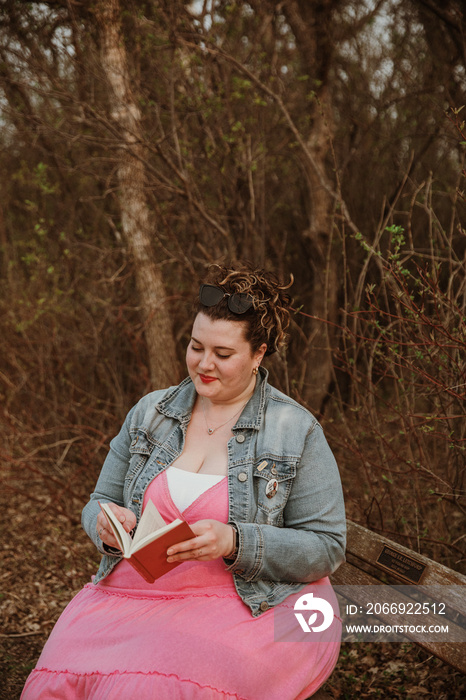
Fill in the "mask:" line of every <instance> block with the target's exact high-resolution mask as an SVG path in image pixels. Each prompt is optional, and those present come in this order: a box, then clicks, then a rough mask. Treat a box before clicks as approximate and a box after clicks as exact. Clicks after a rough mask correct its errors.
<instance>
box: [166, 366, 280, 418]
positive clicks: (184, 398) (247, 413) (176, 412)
mask: <svg viewBox="0 0 466 700" xmlns="http://www.w3.org/2000/svg"><path fill="white" fill-rule="evenodd" d="M268 376H269V373H268V371H267V370H266V369H265V368H264V367H259V373H258V374H257V380H256V386H255V389H254V393H253V395H252V396H251V398H250V399H249V401H248V403H247V404H246V406H245V408H244V409H243V411H242V413H241V415H240V417H239V418H238V420H237V421H236V423H235V425H234V427H233V428H232V430H241V429H244V428H252V429H253V430H259V428H260V426H261V423H262V418H263V415H264V407H265V400H266V392H267V389H268V381H267V380H268ZM196 397H197V393H196V390H195V388H194V384H193V383H192V381H191V378H190V377H187V378H186V379H184V380H183V381H182V382H181V384H178V386H176V387H174V388H173V389H169V390H168V392H167V393H166V394H165V396H164V398H163V399H162V400H161V401H160V402H159V403H158V404H157V410H158V411H160V413H163V414H164V415H165V416H167V417H168V418H176V419H177V420H179V421H180V422H181V423H188V422H189V419H190V418H191V413H192V410H193V406H194V402H195V400H196Z"/></svg>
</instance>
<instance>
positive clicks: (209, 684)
mask: <svg viewBox="0 0 466 700" xmlns="http://www.w3.org/2000/svg"><path fill="white" fill-rule="evenodd" d="M284 289H285V288H284V287H281V286H280V285H279V284H278V281H277V280H276V278H275V277H274V276H273V275H271V274H269V273H265V272H264V271H260V270H259V271H249V270H247V269H244V268H241V269H234V270H227V269H225V268H218V267H215V268H214V270H213V271H212V274H211V277H210V279H209V280H208V283H207V284H204V285H202V286H201V289H200V293H199V302H198V307H197V314H196V317H195V319H194V324H193V329H192V337H191V340H190V342H189V346H188V349H187V354H186V363H187V368H188V373H189V377H188V378H187V379H185V380H184V381H183V382H182V383H181V384H179V385H178V386H175V387H171V388H169V389H164V390H161V391H156V392H153V393H151V394H149V395H148V396H145V397H144V398H142V399H141V400H140V401H139V403H138V404H137V405H136V406H135V407H133V409H132V410H131V411H130V412H129V414H128V416H127V418H126V420H125V423H124V425H123V427H122V429H121V431H120V433H119V435H118V436H117V437H116V438H114V439H113V440H112V442H111V445H110V452H109V455H108V457H107V459H106V461H105V463H104V466H103V468H102V472H101V474H100V477H99V479H98V482H97V485H96V488H95V492H94V493H93V494H92V495H91V498H90V501H89V503H88V504H87V505H86V506H85V508H84V511H83V526H84V528H85V530H86V532H87V533H88V534H89V536H90V537H91V539H92V540H93V542H94V543H95V545H96V547H97V548H98V549H99V551H100V552H101V553H102V554H103V558H102V562H101V565H100V568H99V570H98V572H97V575H96V576H95V578H94V580H93V583H90V584H87V586H85V588H84V589H83V590H82V591H81V592H80V593H79V594H78V595H77V596H76V597H75V598H74V600H73V601H72V602H71V603H70V605H69V606H68V608H67V609H66V610H65V611H64V613H63V615H62V616H61V618H60V620H59V621H58V622H57V625H56V626H55V628H54V630H53V632H52V635H51V637H50V639H49V641H48V642H47V644H46V646H45V648H44V651H43V653H42V655H41V658H40V659H39V662H38V664H37V667H36V669H35V670H34V671H33V672H32V674H31V676H30V677H29V679H28V681H27V683H26V686H25V689H24V692H23V700H26V699H28V700H30V699H31V698H33V699H34V700H38V699H39V698H49V697H60V698H86V699H89V698H95V699H96V700H97V699H98V700H102V699H104V698H122V697H131V698H133V697H139V698H141V700H145V699H146V698H154V699H155V698H158V699H165V698H167V700H172V698H173V699H174V698H180V699H182V700H206V699H209V700H210V699H211V700H214V699H215V700H218V699H219V698H228V699H230V698H236V699H240V698H241V699H243V700H261V699H262V698H263V699H264V700H275V699H276V700H292V699H293V700H298V699H299V700H301V699H304V698H306V697H308V696H309V695H311V694H312V693H313V692H315V691H316V690H317V688H318V687H319V686H320V685H321V684H322V683H323V682H324V681H325V679H326V678H327V677H328V676H329V675H330V673H331V671H332V669H333V667H334V665H335V663H336V659H337V656H338V651H339V640H340V632H341V627H340V626H339V621H338V620H337V619H332V620H331V622H332V624H331V625H330V621H329V623H328V624H329V625H330V626H329V627H328V628H327V629H326V630H325V633H324V632H322V633H321V636H320V637H319V640H320V641H319V642H318V643H313V644H304V643H302V642H303V637H306V635H305V634H304V633H303V631H302V630H299V633H300V634H301V638H299V637H298V639H300V641H296V628H297V622H296V617H295V615H294V612H293V602H294V600H296V594H298V593H299V594H300V595H301V594H302V593H303V589H304V586H306V584H309V583H310V582H315V583H314V584H313V585H312V586H307V588H306V589H305V590H306V591H311V592H313V594H315V596H316V597H326V598H327V600H329V602H330V603H331V604H332V605H333V608H334V610H337V606H336V605H335V599H334V597H333V595H332V594H331V593H330V594H328V591H329V590H330V591H331V589H330V587H329V586H328V579H326V577H327V576H328V575H329V574H330V573H331V572H333V571H334V570H335V569H336V568H337V567H338V566H339V564H340V563H341V562H342V560H343V559H344V542H345V513H344V506H343V498H342V490H341V484H340V478H339V474H338V469H337V466H336V463H335V460H334V458H333V455H332V453H331V451H330V448H329V447H328V445H327V442H326V440H325V437H324V435H323V433H322V429H321V427H320V425H319V424H318V423H317V421H316V420H315V418H314V417H313V416H312V415H311V414H310V413H309V412H308V411H307V410H306V409H304V408H303V407H302V406H300V405H299V404H297V403H296V402H295V401H293V400H292V399H291V398H289V397H288V396H286V395H284V394H282V393H281V392H279V391H277V390H276V389H274V388H273V387H271V386H270V385H269V384H268V382H267V372H266V370H264V369H263V368H262V367H261V363H262V360H263V358H264V357H265V356H266V355H270V354H271V353H273V352H275V351H276V350H277V349H278V348H279V346H280V345H281V343H283V341H284V338H285V331H286V328H287V326H288V323H289V311H288V304H289V299H288V297H287V295H286V294H285V293H284ZM149 498H150V499H152V501H153V502H154V503H155V505H156V507H157V508H158V510H159V511H160V513H161V514H162V516H163V517H164V519H165V520H166V521H167V522H169V521H171V520H173V519H175V518H176V517H183V518H184V519H186V520H187V521H188V522H189V523H190V525H191V528H192V530H193V532H194V534H195V536H194V537H193V538H191V539H189V540H186V541H184V542H181V543H179V544H178V545H175V546H172V547H170V548H169V550H168V551H167V559H168V561H170V562H181V565H179V566H176V567H175V568H173V569H172V570H170V571H169V572H168V573H167V574H165V575H164V576H162V577H161V578H159V579H157V580H156V581H155V582H154V583H153V584H148V583H147V582H146V581H145V580H144V579H143V578H141V576H139V574H138V573H137V572H135V570H134V569H133V568H132V567H131V566H130V565H129V564H128V563H127V561H125V560H124V559H123V560H122V559H121V556H120V554H121V553H120V552H119V550H118V544H117V542H116V540H115V538H114V537H113V535H112V533H111V532H110V531H109V528H108V523H107V520H106V518H105V517H104V515H103V513H102V512H101V509H100V507H99V501H100V502H108V503H111V504H112V506H111V507H112V509H113V511H114V512H115V513H116V514H117V516H118V517H119V519H120V521H121V522H122V524H123V526H124V528H125V529H126V530H127V531H128V532H130V531H131V530H133V528H134V527H135V526H136V524H137V522H138V520H139V518H140V516H141V512H142V510H143V508H144V506H145V504H146V503H147V502H148V499H149ZM325 584H327V585H325ZM324 591H327V595H326V596H325V593H324ZM292 594H295V597H294V598H293V596H292ZM290 596H291V597H290ZM290 601H292V602H290ZM278 614H281V616H282V617H281V619H282V620H283V619H284V620H285V626H283V624H280V625H279V626H278V627H277V624H276V623H277V619H278V618H277V615H278ZM311 617H312V616H311ZM302 619H304V618H302ZM309 624H311V619H309ZM277 629H279V631H278V632H277ZM303 629H304V628H303ZM308 629H309V628H308ZM311 637H312V632H311ZM309 639H310V638H309V636H307V637H306V641H309ZM312 639H314V638H312ZM293 640H295V641H293Z"/></svg>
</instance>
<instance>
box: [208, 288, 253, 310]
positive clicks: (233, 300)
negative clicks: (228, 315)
mask: <svg viewBox="0 0 466 700" xmlns="http://www.w3.org/2000/svg"><path fill="white" fill-rule="evenodd" d="M225 297H228V302H227V304H228V308H229V309H230V311H231V312H232V313H234V314H244V313H246V311H248V310H249V309H250V308H251V306H252V297H250V296H249V294H243V293H241V292H235V293H234V294H229V293H228V292H224V291H223V289H220V287H214V285H213V284H201V287H200V289H199V300H200V302H201V304H203V305H204V306H215V305H216V304H218V303H219V301H222V299H224V298H225Z"/></svg>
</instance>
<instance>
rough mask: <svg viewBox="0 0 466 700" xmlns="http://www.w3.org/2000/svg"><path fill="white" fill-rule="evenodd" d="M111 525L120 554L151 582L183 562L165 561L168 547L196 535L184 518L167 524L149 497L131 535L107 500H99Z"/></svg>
mask: <svg viewBox="0 0 466 700" xmlns="http://www.w3.org/2000/svg"><path fill="white" fill-rule="evenodd" d="M99 505H100V507H101V509H102V511H103V512H104V514H105V516H106V518H107V520H108V523H109V525H110V528H111V530H112V532H113V534H114V535H115V537H116V539H117V541H118V542H119V546H120V549H121V551H122V553H123V557H124V558H125V559H127V560H128V561H129V563H130V564H131V565H132V566H134V568H135V569H136V571H138V572H139V573H140V574H141V576H143V578H145V579H146V581H148V582H149V583H153V582H154V581H155V579H156V578H159V577H160V576H163V575H164V574H166V573H167V571H170V569H173V568H174V567H175V566H178V564H181V563H182V562H180V561H176V562H168V561H167V549H168V548H169V547H170V546H171V545H173V544H178V543H179V542H184V540H189V539H191V537H195V536H196V535H195V534H194V532H193V531H192V530H191V528H190V527H189V525H188V523H187V522H186V521H185V520H179V519H177V520H174V521H173V522H171V523H169V524H168V525H167V524H166V522H165V520H164V519H163V518H162V516H161V515H160V513H159V511H158V510H157V508H156V507H155V505H154V503H153V502H152V501H151V500H149V501H148V502H147V505H146V507H145V508H144V511H143V513H142V516H141V519H140V521H139V524H138V526H137V529H136V532H135V535H134V537H133V538H131V536H130V535H129V534H128V533H127V532H126V530H125V528H124V527H123V525H122V524H121V523H120V521H119V520H118V518H117V517H116V516H115V514H114V513H113V511H112V510H111V508H110V506H109V504H108V503H100V504H99Z"/></svg>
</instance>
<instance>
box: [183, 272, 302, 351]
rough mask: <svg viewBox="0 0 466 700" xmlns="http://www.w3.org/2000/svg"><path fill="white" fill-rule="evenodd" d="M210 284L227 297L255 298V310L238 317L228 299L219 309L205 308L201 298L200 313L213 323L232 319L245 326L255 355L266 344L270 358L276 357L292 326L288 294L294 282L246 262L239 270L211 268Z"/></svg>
mask: <svg viewBox="0 0 466 700" xmlns="http://www.w3.org/2000/svg"><path fill="white" fill-rule="evenodd" d="M204 282H205V283H206V284H212V285H214V286H216V287H219V288H220V289H222V290H223V291H224V292H226V293H227V294H235V293H242V294H248V295H249V296H250V297H251V298H252V307H251V308H250V309H249V310H248V311H246V313H244V314H241V315H240V314H235V313H233V312H232V311H230V309H229V307H228V297H224V298H223V299H221V300H220V301H219V302H218V304H215V306H204V304H202V303H201V301H200V299H199V298H198V299H197V308H196V311H197V313H199V312H201V313H203V314H205V315H206V316H209V317H210V318H212V319H213V320H220V319H221V320H228V321H236V322H243V323H244V324H245V339H246V340H247V341H248V343H249V344H250V346H251V350H252V352H255V351H256V350H258V349H259V348H260V346H261V345H262V344H263V343H266V345H267V350H266V351H265V354H266V355H272V354H273V353H274V352H277V351H278V350H280V348H281V347H282V346H283V345H284V343H285V340H286V337H287V334H286V330H287V328H288V326H289V323H290V312H289V306H290V304H291V298H290V297H289V295H288V294H285V290H286V289H288V288H289V287H290V286H291V284H292V283H293V276H292V275H291V282H290V283H289V284H287V285H284V284H281V283H280V281H279V279H278V277H277V276H276V275H275V274H274V273H273V272H267V271H266V270H262V269H253V268H252V267H250V266H249V265H246V264H244V263H242V264H241V265H238V266H235V267H230V268H228V267H223V266H221V265H211V266H210V268H209V271H208V274H207V277H206V279H205V280H204Z"/></svg>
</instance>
